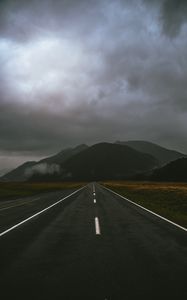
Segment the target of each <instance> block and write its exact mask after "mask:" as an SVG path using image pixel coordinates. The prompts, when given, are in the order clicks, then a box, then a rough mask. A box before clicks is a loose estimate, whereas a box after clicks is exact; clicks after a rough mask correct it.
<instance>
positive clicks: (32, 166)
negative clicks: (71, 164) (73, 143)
mask: <svg viewBox="0 0 187 300" xmlns="http://www.w3.org/2000/svg"><path fill="white" fill-rule="evenodd" d="M87 148H88V146H87V145H79V146H77V147H75V148H68V149H65V150H62V151H60V152H59V153H57V154H55V155H53V156H50V157H47V158H44V159H42V160H40V161H38V162H35V161H31V162H26V163H24V164H22V165H21V166H19V167H17V168H16V169H14V170H12V171H11V172H8V173H7V174H5V175H4V176H2V177H1V180H2V181H25V180H27V179H29V178H30V177H31V176H34V175H35V174H37V175H39V174H40V175H42V176H43V175H44V174H46V175H49V176H51V175H53V174H57V173H58V174H59V172H60V164H62V163H63V162H65V161H66V160H67V159H69V158H70V157H71V156H73V155H75V154H77V153H79V152H81V151H83V150H85V149H87Z"/></svg>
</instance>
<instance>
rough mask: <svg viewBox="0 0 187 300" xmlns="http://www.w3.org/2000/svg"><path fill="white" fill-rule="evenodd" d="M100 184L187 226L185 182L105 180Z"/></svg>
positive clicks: (186, 186) (186, 190)
mask: <svg viewBox="0 0 187 300" xmlns="http://www.w3.org/2000/svg"><path fill="white" fill-rule="evenodd" d="M102 184H104V185H105V186H107V187H109V188H111V189H113V190H115V191H116V192H118V193H119V194H121V195H123V196H126V197H127V198H129V199H130V200H132V201H134V202H136V203H138V204H140V205H142V206H144V207H146V208H148V209H151V210H152V211H154V212H156V213H159V214H161V215H162V216H164V217H166V218H168V219H170V220H172V221H174V222H176V223H178V224H180V225H182V226H184V227H187V183H174V182H160V183H159V182H146V181H144V182H140V181H139V182H137V181H107V182H103V183H102Z"/></svg>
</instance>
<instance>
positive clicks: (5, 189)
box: [0, 182, 85, 200]
mask: <svg viewBox="0 0 187 300" xmlns="http://www.w3.org/2000/svg"><path fill="white" fill-rule="evenodd" d="M83 185H85V184H84V183H82V182H76V183H75V182H46V183H45V182H42V183H28V182H0V200H10V199H16V198H19V197H26V196H32V195H35V194H38V193H45V192H52V191H56V190H62V189H73V188H79V187H81V186H83Z"/></svg>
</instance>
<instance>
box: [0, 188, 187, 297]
mask: <svg viewBox="0 0 187 300" xmlns="http://www.w3.org/2000/svg"><path fill="white" fill-rule="evenodd" d="M0 291H1V299H3V300H4V299H54V300H55V299H64V300H73V299H78V300H79V299H81V300H89V299H91V300H123V299H124V300H126V299H127V300H131V299H132V300H134V299H144V300H145V299H187V232H186V231H185V230H183V229H182V228H179V227H177V226H175V225H174V224H170V223H169V222H167V221H165V220H163V219H161V218H159V217H158V216H156V215H153V214H151V213H150V212H148V211H146V210H144V209H142V208H141V207H138V206H136V205H134V204H133V203H130V202H129V201H126V200H125V199H123V198H122V197H120V196H118V195H116V194H114V193H112V192H111V191H110V190H107V189H105V188H104V187H102V186H101V185H99V184H97V183H90V184H88V185H87V186H85V187H83V188H81V189H79V190H66V191H58V192H53V193H46V194H44V195H38V196H35V197H30V198H29V199H18V200H14V201H11V202H3V203H1V204H0Z"/></svg>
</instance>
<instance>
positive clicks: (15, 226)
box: [0, 186, 85, 237]
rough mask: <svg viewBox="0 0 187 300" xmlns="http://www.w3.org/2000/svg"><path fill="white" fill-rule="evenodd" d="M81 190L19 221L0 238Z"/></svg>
mask: <svg viewBox="0 0 187 300" xmlns="http://www.w3.org/2000/svg"><path fill="white" fill-rule="evenodd" d="M83 188H85V186H83V187H81V188H80V189H78V190H76V191H74V192H73V193H71V194H70V195H68V196H66V197H64V198H62V199H60V200H58V201H57V202H55V203H53V204H52V205H50V206H48V207H46V208H44V209H43V210H41V211H39V212H37V213H36V214H34V215H32V216H30V217H28V218H27V219H25V220H23V221H21V222H19V223H17V224H16V225H14V226H12V227H10V228H8V229H7V230H5V231H3V232H1V233H0V237H1V236H3V235H4V234H6V233H8V232H9V231H11V230H13V229H15V228H17V227H18V226H20V225H22V224H24V223H26V222H27V221H29V220H31V219H33V218H35V217H36V216H38V215H40V214H42V213H43V212H45V211H46V210H48V209H50V208H52V207H53V206H55V205H57V204H59V203H60V202H62V201H64V200H65V199H67V198H69V197H71V196H72V195H74V194H76V193H77V192H78V191H80V190H82V189H83Z"/></svg>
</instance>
